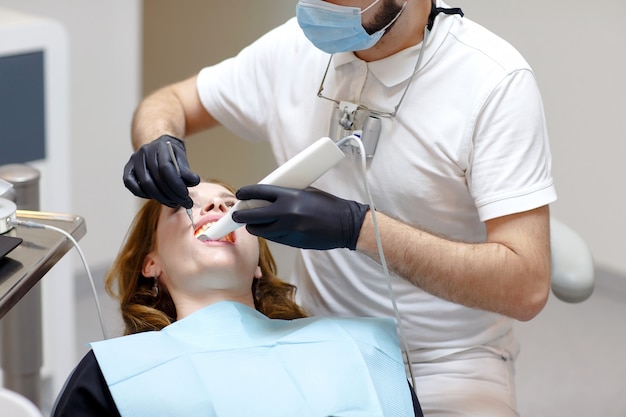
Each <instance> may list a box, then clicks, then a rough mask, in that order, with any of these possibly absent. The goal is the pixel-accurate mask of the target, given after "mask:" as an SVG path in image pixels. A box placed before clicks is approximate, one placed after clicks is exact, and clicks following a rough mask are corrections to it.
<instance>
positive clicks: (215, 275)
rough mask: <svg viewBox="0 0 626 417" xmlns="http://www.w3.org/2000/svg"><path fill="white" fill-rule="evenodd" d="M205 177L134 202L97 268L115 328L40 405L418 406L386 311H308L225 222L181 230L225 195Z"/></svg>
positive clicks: (167, 410) (402, 409) (223, 207)
mask: <svg viewBox="0 0 626 417" xmlns="http://www.w3.org/2000/svg"><path fill="white" fill-rule="evenodd" d="M233 191H234V190H233V189H232V188H231V187H228V186H226V185H224V184H221V183H219V182H215V181H211V182H202V183H200V184H199V185H198V186H196V187H193V188H190V196H191V197H192V199H193V200H194V202H195V207H194V209H193V210H194V222H195V224H196V227H197V228H198V229H197V230H195V231H194V230H193V229H192V226H191V222H190V219H189V217H187V215H186V213H185V210H184V209H183V208H179V209H172V208H169V207H167V206H162V205H160V204H159V203H158V202H156V201H155V200H149V201H147V202H146V203H145V204H144V205H143V207H142V208H141V209H140V211H139V212H138V213H137V216H136V217H135V220H134V222H133V224H132V226H131V228H130V230H129V234H128V236H127V238H126V242H125V243H124V246H123V247H122V250H121V251H120V253H119V254H118V256H117V258H116V260H115V262H114V264H113V266H112V268H111V270H110V271H109V273H108V275H107V278H106V288H107V291H108V292H109V293H110V294H112V295H113V296H115V297H116V298H118V299H119V302H120V309H121V313H122V316H123V319H124V324H125V336H123V337H119V338H114V339H109V340H105V341H102V342H96V343H92V344H91V347H92V350H90V351H89V352H88V353H87V354H86V355H85V357H84V358H83V359H82V360H81V362H80V363H79V364H78V366H77V367H76V369H75V370H74V372H73V373H72V375H70V377H69V379H68V381H67V383H66V386H65V387H64V389H63V391H62V392H61V394H60V395H59V398H58V399H57V402H56V404H55V407H54V410H53V412H52V416H55V417H62V416H78V415H85V416H124V417H126V416H136V415H137V416H138V415H141V416H233V417H235V416H236V417H239V416H253V415H254V416H257V417H262V416H267V417H270V416H271V417H280V416H285V417H294V416H319V417H324V416H346V417H349V416H414V415H415V416H421V415H422V413H421V409H420V408H419V403H418V402H417V398H416V397H415V396H414V394H413V392H412V390H410V387H408V386H407V380H406V377H405V368H404V364H403V362H402V358H401V354H400V348H399V344H398V341H397V336H396V330H395V325H394V323H393V322H391V321H390V320H388V319H375V318H363V319H354V318H350V319H349V318H314V317H309V318H307V317H306V313H305V312H304V311H303V310H302V309H301V308H300V307H299V306H298V305H297V304H296V303H295V301H294V296H295V287H293V286H292V285H290V284H288V283H285V282H283V281H281V280H280V279H279V278H278V277H277V276H276V265H275V262H274V259H273V258H272V255H271V253H270V251H269V248H268V246H267V243H266V242H265V241H264V240H263V239H261V238H257V237H255V236H253V235H251V234H249V233H248V232H247V231H246V229H245V228H243V227H242V228H239V229H237V230H236V231H234V232H232V233H231V234H229V235H228V236H226V237H225V238H224V239H222V240H220V241H217V242H212V241H208V242H201V241H199V240H198V239H196V238H195V235H197V234H198V233H199V232H200V231H201V230H202V228H205V227H210V225H211V224H212V223H213V222H215V221H217V219H219V218H220V217H221V216H223V215H224V213H225V212H226V211H227V210H228V209H229V207H230V206H232V205H233V204H234V203H235V202H236V199H235V197H234V192H233Z"/></svg>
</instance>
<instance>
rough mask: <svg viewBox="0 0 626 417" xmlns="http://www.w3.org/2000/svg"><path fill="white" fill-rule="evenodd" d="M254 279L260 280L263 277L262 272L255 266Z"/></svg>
mask: <svg viewBox="0 0 626 417" xmlns="http://www.w3.org/2000/svg"><path fill="white" fill-rule="evenodd" d="M254 277H255V278H262V277H263V272H261V267H260V266H258V265H257V267H256V269H255V270H254Z"/></svg>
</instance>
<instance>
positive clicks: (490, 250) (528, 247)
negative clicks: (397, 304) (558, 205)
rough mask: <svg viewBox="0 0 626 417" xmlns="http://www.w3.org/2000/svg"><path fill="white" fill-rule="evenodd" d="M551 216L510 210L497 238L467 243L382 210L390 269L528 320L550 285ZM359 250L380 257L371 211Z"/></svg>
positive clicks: (446, 294)
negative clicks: (427, 229) (440, 235)
mask: <svg viewBox="0 0 626 417" xmlns="http://www.w3.org/2000/svg"><path fill="white" fill-rule="evenodd" d="M547 216H548V211H547V208H546V209H544V208H541V209H536V210H531V211H530V212H527V213H522V214H518V215H511V216H507V217H505V218H502V219H501V220H499V222H500V223H499V224H496V225H495V226H493V224H492V226H493V228H494V229H495V231H493V232H492V235H493V236H495V237H493V238H492V239H491V241H489V238H488V239H487V240H488V241H487V242H485V243H464V242H456V241H451V240H448V239H445V238H442V237H439V236H436V235H434V234H431V233H427V232H425V231H423V230H420V229H417V228H413V227H411V226H408V225H406V224H404V223H402V222H399V221H397V220H394V219H392V218H390V217H388V216H385V215H384V214H382V213H379V212H377V213H376V217H377V219H378V222H379V228H380V233H381V240H382V244H383V250H384V255H385V259H386V261H387V264H388V266H389V269H390V270H392V271H394V272H395V273H396V274H398V275H400V276H401V277H403V278H404V279H406V280H408V281H409V282H411V283H413V284H414V285H416V286H418V287H420V288H422V289H423V290H424V291H426V292H428V293H430V294H433V295H435V296H437V297H440V298H443V299H446V300H448V301H452V302H455V303H458V304H462V305H465V306H468V307H472V308H478V309H481V310H486V311H491V312H496V313H499V314H503V315H506V316H509V317H513V318H515V319H518V320H522V321H524V320H529V319H531V318H532V317H534V316H535V315H536V314H537V313H538V312H539V311H541V309H542V308H543V306H544V305H545V302H546V301H547V297H548V295H549V291H550V250H549V232H547V231H548V230H549V221H548V218H547ZM488 229H489V228H488ZM357 250H358V251H360V252H362V253H364V254H366V255H367V256H369V257H370V258H372V259H374V260H376V261H380V259H379V255H378V247H377V245H376V240H375V235H374V228H373V223H372V217H371V213H368V214H367V216H366V218H365V221H364V223H363V227H362V229H361V233H360V235H359V239H358V241H357Z"/></svg>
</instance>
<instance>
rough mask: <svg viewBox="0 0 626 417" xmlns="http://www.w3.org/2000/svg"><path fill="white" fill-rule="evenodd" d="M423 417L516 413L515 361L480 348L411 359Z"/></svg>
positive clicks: (511, 415)
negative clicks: (421, 360)
mask: <svg viewBox="0 0 626 417" xmlns="http://www.w3.org/2000/svg"><path fill="white" fill-rule="evenodd" d="M413 375H414V377H415V383H416V392H417V396H418V398H419V401H420V404H421V406H422V410H423V411H424V416H425V417H460V416H463V417H470V416H471V417H519V414H518V412H517V404H516V397H515V365H514V361H513V360H512V359H511V358H507V357H504V356H500V355H498V354H496V353H492V352H486V351H484V350H481V351H478V350H473V351H469V352H463V353H458V354H454V355H450V356H447V357H445V358H442V359H439V360H435V361H432V362H427V363H417V364H416V363H413Z"/></svg>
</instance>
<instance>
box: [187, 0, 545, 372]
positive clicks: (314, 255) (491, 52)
mask: <svg viewBox="0 0 626 417" xmlns="http://www.w3.org/2000/svg"><path fill="white" fill-rule="evenodd" d="M443 6H445V5H443ZM421 47H422V45H421V44H420V45H417V46H415V47H412V48H409V49H406V50H404V51H401V52H399V53H397V54H395V55H393V56H390V57H388V58H385V59H382V60H380V61H376V62H370V63H366V62H364V61H361V60H359V59H358V58H356V56H355V55H354V54H352V53H340V54H336V55H334V56H333V58H332V62H331V65H330V68H329V71H328V75H327V77H326V81H325V83H324V91H323V94H324V95H325V96H327V97H330V98H333V99H337V100H352V101H354V102H358V103H360V104H363V105H365V106H367V107H369V108H372V109H376V110H379V111H389V112H391V111H393V107H394V106H395V105H396V104H397V103H398V101H399V100H400V96H401V95H402V93H403V91H404V89H405V88H406V85H407V84H406V83H407V82H408V79H409V78H410V76H411V73H412V72H413V70H414V68H415V63H416V62H417V57H418V54H419V51H420V48H421ZM329 57H330V56H329V55H328V54H326V53H324V52H321V51H320V50H318V49H316V48H315V47H314V46H313V45H312V44H311V43H310V42H309V41H308V40H307V39H306V38H305V37H304V35H303V33H302V31H301V30H300V28H299V27H298V24H297V22H296V20H295V19H292V20H289V21H288V22H286V23H285V24H284V25H282V26H280V27H278V28H276V29H274V30H272V31H271V32H269V33H268V34H266V35H265V36H263V37H262V38H260V39H259V40H258V41H256V42H255V43H253V44H252V45H250V46H249V47H247V48H245V49H244V50H243V51H242V52H241V53H240V54H239V55H238V56H237V57H234V58H231V59H229V60H226V61H224V62H222V63H220V64H218V65H215V66H212V67H208V68H204V69H203V70H202V71H201V72H200V74H199V78H198V92H199V95H200V98H201V100H202V102H203V104H204V106H205V107H206V109H207V110H208V111H209V112H210V113H211V114H212V115H213V116H214V117H215V118H216V119H217V120H218V121H220V122H221V123H222V124H223V125H224V126H225V127H227V128H228V129H230V130H232V131H233V132H234V133H235V134H237V135H239V136H241V137H242V138H245V139H247V140H251V141H260V140H267V141H269V143H270V144H271V146H272V149H273V152H274V155H275V157H276V160H277V162H278V163H283V162H284V161H286V160H287V159H288V158H290V157H291V156H293V155H295V154H296V153H297V152H299V151H300V150H302V149H304V148H306V147H307V146H308V145H310V144H311V143H313V142H314V141H315V140H317V139H319V138H320V137H322V136H328V134H329V131H330V129H331V128H334V125H333V126H331V125H330V119H331V116H332V113H333V108H334V106H335V105H334V103H333V102H331V101H329V100H324V99H322V98H318V97H317V92H318V89H319V86H320V81H321V79H322V76H323V74H324V70H325V69H326V65H327V63H328V60H329ZM367 181H368V182H369V185H370V187H371V190H372V194H373V198H374V202H375V204H376V208H377V210H379V211H381V212H384V213H387V214H389V215H391V216H392V217H395V218H398V219H400V220H402V221H403V222H406V223H408V224H411V225H415V226H417V227H420V228H424V229H426V230H430V231H433V232H435V233H437V234H439V235H443V236H446V237H448V238H450V239H454V240H462V241H466V242H482V241H484V240H485V226H484V223H483V222H484V221H485V220H488V219H492V218H495V217H499V216H504V215H508V214H513V213H517V212H522V211H526V210H530V209H533V208H537V207H540V206H543V205H546V204H549V203H551V202H553V201H554V200H555V199H556V193H555V190H554V186H553V180H552V175H551V155H550V149H549V144H548V135H547V132H546V124H545V119H544V113H543V105H542V99H541V96H540V94H539V91H538V88H537V84H536V81H535V78H534V75H533V73H532V70H531V69H530V67H529V66H528V64H527V63H526V62H525V60H524V59H523V58H522V57H521V56H520V54H519V53H518V52H517V51H516V50H515V49H514V48H513V47H512V46H511V45H509V44H508V43H506V42H505V41H503V40H502V39H500V38H499V37H497V36H495V35H494V34H492V33H490V32H489V31H487V30H486V29H484V28H483V27H481V26H479V25H477V24H476V23H474V22H472V21H471V20H469V19H468V18H466V17H463V18H462V17H460V16H458V15H450V16H448V15H443V14H441V15H439V16H438V17H437V19H436V20H435V25H434V27H433V31H432V33H431V34H430V36H429V38H428V42H427V45H426V49H425V50H424V57H423V60H422V63H421V65H420V68H419V69H418V71H417V73H416V74H415V76H414V79H413V81H412V82H411V84H410V88H409V90H408V92H407V95H406V97H405V98H404V101H403V103H402V105H401V107H400V109H399V112H398V113H397V115H396V116H395V117H393V118H383V119H382V133H381V136H380V140H379V143H378V147H377V150H376V154H375V156H374V157H373V158H372V159H371V160H370V161H369V162H368V167H367ZM314 185H315V186H316V187H318V188H321V189H323V190H325V191H328V192H330V193H332V194H335V195H338V196H340V197H343V198H348V199H353V200H357V201H360V202H364V203H365V202H367V200H366V196H365V192H364V187H363V178H362V173H361V170H360V159H359V157H357V156H353V155H348V157H347V158H346V159H345V160H344V161H342V162H341V163H340V164H339V165H338V166H337V167H335V168H334V169H333V170H331V171H330V172H328V173H327V174H326V175H324V176H323V177H322V178H321V179H320V180H318V181H317V182H316V183H315V184H314ZM502 273H503V274H506V271H502ZM293 280H294V283H296V284H297V285H298V287H299V290H298V291H299V292H298V294H299V297H300V301H301V302H302V303H303V305H304V307H305V308H307V309H308V310H309V311H311V312H312V313H314V314H319V315H341V316H387V317H392V316H393V310H392V304H391V302H390V300H389V297H388V294H387V287H386V283H385V279H384V277H383V273H382V270H381V267H380V265H378V264H377V263H375V262H373V261H372V260H371V259H369V258H367V257H366V256H363V255H361V254H360V253H357V252H353V251H349V250H347V249H339V250H331V251H306V250H305V251H300V252H299V257H298V259H297V267H296V270H295V273H294V277H293ZM391 281H392V287H393V291H394V293H395V296H396V299H397V304H398V308H399V310H400V315H401V317H402V321H403V323H404V326H405V333H406V336H407V339H408V340H407V342H408V345H409V349H410V350H411V354H412V356H413V360H415V361H422V360H431V359H434V358H437V357H441V356H444V355H446V354H449V353H454V352H459V351H463V350H467V349H470V348H473V347H476V346H488V347H489V349H491V350H496V351H498V352H502V353H503V354H507V355H511V356H513V355H514V354H515V352H516V344H515V341H514V340H513V338H512V335H511V327H512V320H511V319H509V318H505V317H503V316H500V315H497V314H493V313H488V312H484V311H479V310H475V309H470V308H467V307H464V306H461V305H458V304H454V303H450V302H447V301H444V300H441V299H439V298H437V297H435V296H432V295H430V294H428V293H426V292H424V291H422V290H421V289H419V288H416V287H415V286H413V285H411V284H409V283H408V282H406V281H405V280H403V279H401V278H399V277H397V276H392V277H391Z"/></svg>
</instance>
